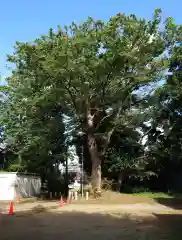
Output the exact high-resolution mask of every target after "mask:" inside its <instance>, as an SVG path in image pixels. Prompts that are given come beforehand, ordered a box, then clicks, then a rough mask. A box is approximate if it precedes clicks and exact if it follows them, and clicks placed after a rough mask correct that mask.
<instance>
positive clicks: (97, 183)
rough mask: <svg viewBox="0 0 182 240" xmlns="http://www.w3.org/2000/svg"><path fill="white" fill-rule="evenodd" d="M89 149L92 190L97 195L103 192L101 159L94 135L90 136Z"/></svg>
mask: <svg viewBox="0 0 182 240" xmlns="http://www.w3.org/2000/svg"><path fill="white" fill-rule="evenodd" d="M88 149H89V153H90V157H91V161H92V176H91V177H92V190H93V191H94V193H96V194H97V193H100V191H101V158H100V156H99V152H98V149H97V143H96V140H95V137H94V136H93V135H92V134H88Z"/></svg>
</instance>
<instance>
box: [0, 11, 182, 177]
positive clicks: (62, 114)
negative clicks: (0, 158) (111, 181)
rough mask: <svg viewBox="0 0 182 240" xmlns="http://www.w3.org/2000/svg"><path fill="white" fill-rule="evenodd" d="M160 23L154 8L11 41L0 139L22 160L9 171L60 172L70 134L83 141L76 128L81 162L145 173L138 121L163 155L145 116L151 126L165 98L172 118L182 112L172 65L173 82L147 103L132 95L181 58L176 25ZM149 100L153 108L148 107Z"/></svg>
mask: <svg viewBox="0 0 182 240" xmlns="http://www.w3.org/2000/svg"><path fill="white" fill-rule="evenodd" d="M161 23H162V22H161V10H160V9H156V10H155V12H154V14H153V18H152V19H151V20H150V21H146V20H145V19H140V18H137V17H136V16H135V15H134V14H131V15H129V16H126V15H124V14H118V15H116V16H113V17H111V18H110V19H109V21H108V22H106V23H104V22H103V21H101V20H94V19H92V18H88V19H87V20H86V21H85V22H84V23H82V24H79V25H76V24H75V23H72V24H71V25H70V26H66V27H65V28H64V29H62V28H60V27H59V28H58V29H57V31H56V32H53V30H52V29H50V31H49V33H48V34H47V35H46V36H42V37H39V38H37V39H36V40H35V41H34V42H32V43H19V42H17V43H16V46H15V51H14V54H13V55H12V56H8V61H9V62H11V63H13V64H14V65H15V66H16V67H15V69H14V71H13V72H12V75H11V76H10V77H9V78H8V79H7V83H8V85H7V86H6V87H1V89H0V91H1V92H2V93H3V94H2V98H1V99H2V100H1V110H0V111H1V112H0V124H1V126H2V127H3V134H1V135H2V136H1V139H2V141H4V142H5V143H6V147H7V149H8V150H9V151H11V152H12V153H13V154H14V155H16V156H19V157H20V158H19V160H18V163H17V162H16V159H17V157H15V158H14V162H11V164H9V168H10V169H12V168H13V169H16V168H17V169H18V167H20V168H19V169H24V170H27V171H34V172H38V173H40V174H41V176H45V175H49V174H50V173H51V174H58V172H59V171H58V166H59V164H60V162H64V161H65V158H66V157H67V147H68V145H69V143H70V141H71V137H75V136H76V137H75V139H77V145H81V144H83V143H81V140H80V139H78V135H79V133H80V132H81V133H82V137H81V138H84V144H83V145H84V149H85V152H84V155H86V154H87V155H88V158H86V161H87V162H88V160H87V159H89V160H91V162H92V163H93V162H94V161H97V164H98V165H99V164H101V165H102V166H103V168H104V169H105V168H106V169H107V170H109V171H111V172H112V173H117V174H118V173H119V172H121V171H125V172H126V171H129V172H130V171H131V170H132V171H133V170H135V171H137V172H140V174H141V172H143V171H144V172H145V173H146V174H147V173H148V175H150V174H151V172H152V171H148V169H146V166H147V164H148V159H147V158H145V155H144V149H143V147H142V146H141V142H140V140H139V138H140V136H139V135H138V133H137V131H136V128H137V127H139V126H142V127H143V129H144V130H146V134H147V135H150V136H149V138H150V144H149V145H150V147H151V149H154V148H155V151H156V149H158V153H159V152H161V149H163V150H162V153H161V154H164V152H165V151H166V150H164V149H167V150H169V149H170V151H172V148H171V147H169V146H167V147H166V146H165V147H164V145H165V139H160V141H159V140H158V135H159V134H158V133H156V132H155V133H156V134H152V131H151V129H149V130H150V131H149V130H148V129H147V127H146V126H144V125H145V124H144V118H146V116H147V118H148V119H150V118H151V117H152V124H153V125H152V126H153V128H152V129H153V130H156V126H157V124H158V125H159V123H161V121H162V117H161V114H162V113H163V107H162V106H163V105H164V104H165V105H166V101H167V105H168V108H169V109H170V108H173V107H174V105H175V104H178V106H177V107H175V109H176V110H175V111H173V114H172V118H173V119H175V114H176V112H178V113H179V111H180V110H181V109H180V108H181V107H180V103H179V100H180V97H181V95H180V90H181V85H180V84H181V83H180V77H181V75H180V74H181V72H180V71H179V69H178V71H176V70H174V66H173V72H175V74H173V77H172V80H170V78H168V82H169V81H173V85H172V84H169V83H167V84H166V85H165V86H164V88H161V89H158V92H156V93H155V95H153V96H152V97H151V96H147V100H146V96H143V95H141V94H138V92H137V91H139V93H140V91H141V89H142V87H146V86H149V85H150V84H152V83H155V82H158V81H160V80H162V79H163V78H165V71H166V68H167V67H169V65H170V63H171V62H173V63H174V62H175V61H178V62H179V61H180V60H181V58H180V56H181V46H180V44H179V43H180V41H181V27H178V26H177V25H175V24H174V21H173V19H171V18H168V19H167V20H166V21H165V22H164V25H163V28H162V29H161V28H160V26H161ZM176 43H178V44H176ZM178 65H179V66H180V64H179V63H178ZM174 86H175V87H174ZM167 92H170V94H169V96H167V97H166V95H165V93H167ZM139 95H140V96H139ZM162 96H163V97H162ZM164 96H165V97H164ZM156 99H157V100H156ZM166 99H167V100H166ZM175 99H177V100H178V103H176V102H175V101H176V100H175ZM169 100H170V101H169ZM2 102H3V104H2ZM151 102H153V106H152V108H148V107H146V105H148V106H149V105H150V104H151ZM154 102H155V104H154ZM171 104H173V105H171ZM141 111H142V112H141ZM149 112H150V113H149ZM176 115H178V116H179V114H176ZM170 118H171V116H170ZM175 121H176V122H177V121H178V120H177V116H176V119H175ZM176 122H175V123H176ZM144 127H145V128H144ZM173 129H174V128H173ZM171 131H172V130H171ZM154 135H155V136H154ZM152 137H153V139H152V140H151V138H152ZM156 139H157V140H156ZM173 140H174V138H173ZM175 141H176V140H175ZM161 144H162V146H163V147H162V148H161ZM174 144H175V143H174ZM154 146H155V147H154ZM176 146H177V148H178V151H179V148H180V146H179V145H176ZM77 149H78V150H79V146H78V148H77ZM159 149H160V151H159ZM173 150H174V151H175V152H177V151H176V150H175V147H174V149H173ZM174 151H173V154H174ZM85 153H86V154H85ZM152 154H154V152H153V153H152ZM152 154H151V155H152ZM168 154H169V152H168ZM103 160H106V161H105V162H104V161H103ZM100 162H101V163H100ZM151 162H152V161H151ZM97 164H96V165H97ZM104 164H105V166H104ZM106 165H107V166H106ZM94 166H95V165H94ZM89 167H90V166H89ZM92 170H93V171H94V168H93V164H92ZM109 171H108V172H109ZM93 173H94V172H93ZM58 175H59V174H58ZM141 175H142V174H141ZM93 176H95V175H94V174H93ZM99 176H100V175H99ZM96 180H97V181H98V179H96ZM98 182H99V181H98Z"/></svg>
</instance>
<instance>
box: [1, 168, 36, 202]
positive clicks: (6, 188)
mask: <svg viewBox="0 0 182 240" xmlns="http://www.w3.org/2000/svg"><path fill="white" fill-rule="evenodd" d="M40 190H41V179H40V177H39V176H38V175H36V174H29V173H17V172H9V173H8V172H6V173H4V172H0V200H4V201H6V200H15V199H21V198H26V197H34V196H38V195H39V194H40Z"/></svg>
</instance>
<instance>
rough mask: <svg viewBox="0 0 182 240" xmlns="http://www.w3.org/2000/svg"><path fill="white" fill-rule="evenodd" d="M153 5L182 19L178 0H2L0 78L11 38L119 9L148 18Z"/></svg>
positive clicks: (28, 37)
mask: <svg viewBox="0 0 182 240" xmlns="http://www.w3.org/2000/svg"><path fill="white" fill-rule="evenodd" d="M155 8H162V10H163V15H164V17H167V16H171V17H174V18H175V20H176V22H177V23H182V14H181V9H182V1H181V0H173V1H167V0H150V1H144V0H138V1H135V0H128V1H126V0H125V1H123V0H92V1H84V0H77V1H75V0H67V1H61V0H31V1H30V0H26V1H25V0H16V1H15V0H5V1H1V8H0V9H1V14H0V29H1V37H0V75H1V79H2V80H3V79H4V78H5V77H6V76H8V75H9V74H10V72H9V71H8V70H7V68H6V54H7V53H8V54H10V53H12V51H13V45H14V44H15V41H16V40H18V41H31V40H33V39H35V38H36V37H37V36H39V35H41V34H46V33H47V32H48V29H49V28H50V27H52V28H56V26H57V25H61V26H63V25H65V24H70V23H71V22H72V21H73V20H74V21H76V22H77V23H79V22H80V21H83V20H85V19H86V18H87V17H88V16H92V17H94V18H97V19H102V20H107V19H108V18H109V17H110V16H112V15H115V14H117V13H119V12H121V13H126V14H129V13H135V14H136V15H137V16H141V17H145V18H147V19H148V18H150V17H151V15H152V12H153V10H154V9H155Z"/></svg>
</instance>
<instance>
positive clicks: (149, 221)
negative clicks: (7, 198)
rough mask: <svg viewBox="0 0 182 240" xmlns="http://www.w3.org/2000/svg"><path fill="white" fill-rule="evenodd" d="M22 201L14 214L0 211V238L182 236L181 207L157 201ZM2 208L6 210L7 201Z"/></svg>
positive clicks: (111, 239) (131, 239)
mask: <svg viewBox="0 0 182 240" xmlns="http://www.w3.org/2000/svg"><path fill="white" fill-rule="evenodd" d="M20 205H21V206H20ZM20 205H16V206H15V209H16V210H17V212H16V213H15V215H14V216H8V215H7V213H6V211H5V213H6V214H5V213H4V214H3V213H1V214H0V239H1V240H14V239H18V240H24V239H27V240H32V239H35V240H36V239H37V240H49V239H69V240H72V239H74V240H77V239H79V240H80V239H84V240H85V239H88V240H91V239H94V240H97V239H98V240H118V239H125V240H137V239H141V240H145V239H147V240H155V239H157V240H160V239H169V240H171V239H172V240H175V239H179V240H181V239H182V230H181V224H182V213H181V210H171V209H167V208H161V209H160V206H157V205H156V207H154V206H153V207H150V205H132V206H131V207H129V205H127V206H128V207H124V205H123V207H122V208H121V205H115V206H113V205H95V204H92V205H91V204H88V205H81V204H80V205H75V204H71V205H66V206H64V207H62V208H61V207H59V206H58V203H57V202H54V203H46V204H43V203H41V202H39V203H29V204H28V205H27V204H20ZM1 209H4V210H5V205H1ZM23 209H26V210H23Z"/></svg>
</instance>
